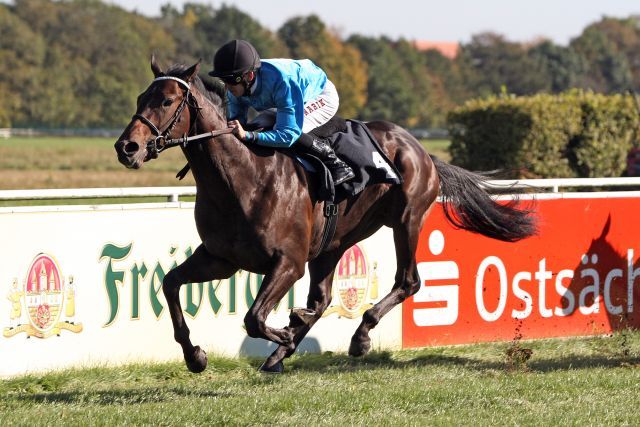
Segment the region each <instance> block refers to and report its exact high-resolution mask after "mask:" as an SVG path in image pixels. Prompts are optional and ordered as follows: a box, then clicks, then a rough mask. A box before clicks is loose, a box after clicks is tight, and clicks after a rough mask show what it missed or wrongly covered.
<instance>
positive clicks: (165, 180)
mask: <svg viewBox="0 0 640 427" xmlns="http://www.w3.org/2000/svg"><path fill="white" fill-rule="evenodd" d="M114 142H115V138H113V139H111V138H56V137H12V138H8V139H0V189H12V190H13V189H33V188H92V187H157V186H162V187H163V186H173V185H194V181H193V177H192V176H191V174H188V175H187V177H185V179H184V180H182V181H178V180H177V179H176V178H175V174H176V172H178V171H179V170H180V169H181V168H182V167H183V166H184V165H185V163H186V161H185V160H184V157H183V156H182V153H181V152H180V150H179V149H177V148H175V149H172V150H167V151H166V152H164V153H162V154H161V155H160V157H159V158H158V159H155V160H152V161H151V162H148V163H146V164H145V165H144V167H143V168H141V169H139V170H127V169H125V168H124V167H123V166H122V165H121V164H120V163H118V160H117V158H116V154H115V150H114V149H113V144H114ZM423 145H424V146H425V148H426V149H427V151H429V152H431V153H433V154H436V155H438V156H439V157H441V158H443V159H445V160H447V159H448V153H447V147H448V145H449V142H448V141H444V140H440V141H423Z"/></svg>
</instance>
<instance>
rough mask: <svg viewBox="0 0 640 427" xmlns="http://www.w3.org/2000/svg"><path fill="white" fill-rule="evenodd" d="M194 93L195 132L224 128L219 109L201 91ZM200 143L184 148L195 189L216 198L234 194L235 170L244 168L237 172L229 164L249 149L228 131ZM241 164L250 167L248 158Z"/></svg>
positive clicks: (241, 157)
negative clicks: (198, 111)
mask: <svg viewBox="0 0 640 427" xmlns="http://www.w3.org/2000/svg"><path fill="white" fill-rule="evenodd" d="M195 96H196V100H197V102H198V105H199V106H200V107H201V110H200V113H199V114H198V117H197V118H196V121H195V126H196V132H197V133H204V132H210V131H213V130H219V129H224V128H226V127H227V121H226V118H225V117H223V116H222V114H221V112H220V111H219V110H218V108H217V107H216V106H214V105H213V104H212V103H211V102H210V101H209V100H207V99H205V98H204V96H203V95H202V94H200V93H197V94H195ZM203 144H204V145H203V146H202V147H198V148H197V149H195V147H194V149H193V150H186V151H185V155H186V156H187V159H188V161H189V165H190V166H191V169H192V173H193V176H194V178H195V180H196V185H197V186H198V192H199V193H202V192H205V193H208V194H211V195H214V194H215V197H216V198H220V196H222V195H223V194H228V195H233V194H235V192H236V191H235V189H234V186H233V182H232V181H233V180H236V179H238V178H239V177H238V176H237V175H238V173H239V172H240V173H242V172H243V171H237V170H236V169H238V168H237V167H236V168H234V167H232V166H231V165H230V164H234V165H237V164H238V161H242V159H243V158H245V157H247V151H248V150H247V149H246V147H245V146H244V144H242V143H241V142H240V141H238V140H237V139H236V138H235V136H233V135H231V134H226V135H221V136H218V137H216V138H214V139H209V140H207V142H204V143H203ZM243 163H244V164H246V165H247V168H249V167H250V164H251V162H250V161H249V159H247V161H246V162H243ZM232 175H233V176H232Z"/></svg>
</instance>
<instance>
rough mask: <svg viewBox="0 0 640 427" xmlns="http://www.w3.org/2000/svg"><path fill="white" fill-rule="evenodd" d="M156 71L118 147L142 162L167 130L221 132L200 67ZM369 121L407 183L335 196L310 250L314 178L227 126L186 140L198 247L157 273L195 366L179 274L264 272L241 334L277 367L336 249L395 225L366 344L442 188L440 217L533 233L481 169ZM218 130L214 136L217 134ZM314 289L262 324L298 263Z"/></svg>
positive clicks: (406, 278) (359, 349)
mask: <svg viewBox="0 0 640 427" xmlns="http://www.w3.org/2000/svg"><path fill="white" fill-rule="evenodd" d="M151 69H152V71H153V73H154V75H155V76H156V78H155V79H154V81H153V82H152V83H151V85H150V86H149V88H148V89H147V90H146V91H145V92H143V93H142V94H141V95H140V96H139V97H138V101H137V110H136V114H135V115H134V116H133V119H132V121H131V122H130V123H129V125H128V126H127V127H126V129H125V130H124V132H123V133H122V135H121V136H120V138H119V139H118V141H117V142H116V144H115V149H116V152H117V154H118V159H119V161H120V162H121V163H122V164H123V165H124V166H126V167H127V168H133V169H138V168H140V167H141V166H142V164H143V163H144V162H146V161H148V160H150V159H152V158H154V157H156V156H157V155H158V149H161V148H162V147H163V144H164V143H165V142H166V141H167V140H168V139H170V138H176V137H180V136H183V135H194V134H201V133H203V132H210V131H214V132H215V131H216V130H221V129H226V127H227V124H226V123H227V121H226V117H225V111H224V94H222V93H219V92H218V91H214V90H210V89H208V88H207V87H206V86H205V85H204V83H203V82H202V80H201V79H200V78H199V77H198V75H197V73H198V70H199V64H195V65H193V66H191V67H184V66H173V67H172V68H171V69H169V70H167V71H166V72H163V71H162V70H161V69H160V67H159V66H158V65H157V63H156V62H155V59H154V58H152V60H151ZM367 127H368V128H369V129H370V130H371V132H372V133H373V135H374V136H375V137H376V138H377V140H378V142H379V143H380V145H381V147H382V149H383V150H384V151H385V153H386V154H387V156H388V157H389V159H391V161H392V162H393V163H394V165H395V166H396V168H397V169H398V171H399V172H400V173H401V174H402V176H403V179H404V183H403V184H398V185H389V184H378V185H374V186H370V187H367V188H366V189H365V190H364V191H362V192H361V193H360V194H359V195H358V196H356V197H354V198H352V199H348V200H345V201H343V202H341V203H340V204H339V205H338V207H339V213H338V223H337V229H336V232H335V235H334V237H333V240H331V242H330V243H329V244H328V246H326V248H325V249H324V250H323V251H322V252H321V253H320V254H319V255H317V256H315V254H316V253H317V251H318V249H319V248H320V241H321V237H322V231H323V225H324V222H325V217H324V214H323V204H322V203H321V202H319V201H317V200H316V199H315V197H314V183H313V182H312V181H313V180H312V179H311V177H310V176H309V175H308V174H307V172H305V170H304V169H303V167H302V166H301V165H300V164H298V162H296V161H294V160H293V159H292V158H291V157H290V156H289V155H288V154H286V153H285V152H284V151H279V150H274V149H270V148H264V147H260V146H257V145H252V144H245V143H243V142H241V141H239V140H238V139H236V138H235V137H234V136H233V135H232V134H222V135H219V136H215V137H213V136H212V137H210V138H208V139H205V140H204V141H205V142H198V143H195V142H194V143H190V144H188V145H186V146H184V147H183V148H182V149H183V152H184V155H185V157H186V158H187V161H188V163H189V166H190V168H191V171H192V173H193V176H194V178H195V182H196V188H197V197H196V203H195V221H196V227H197V230H198V233H199V235H200V238H201V240H202V244H201V245H200V246H199V247H198V248H197V249H196V250H195V252H194V253H193V255H192V256H190V257H189V258H188V259H187V260H185V261H184V262H183V263H182V264H181V265H179V266H178V267H177V268H175V269H173V270H171V271H170V272H169V273H168V274H167V275H166V276H165V278H164V281H163V285H162V290H163V292H164V295H165V297H166V299H167V303H168V307H169V311H170V314H171V320H172V322H173V328H174V333H175V335H174V336H175V339H176V341H177V342H178V343H179V344H180V345H181V346H182V350H183V353H184V358H185V361H186V364H187V367H188V368H189V370H191V371H192V372H201V371H203V370H204V369H205V368H206V365H207V357H206V354H205V352H204V351H203V350H202V349H200V347H198V346H193V344H192V343H191V340H190V339H189V328H188V327H187V325H186V323H185V319H184V316H183V313H182V308H181V306H180V300H179V295H178V291H179V289H180V287H181V286H182V285H183V284H185V283H192V282H193V283H197V282H207V281H211V280H216V279H225V278H228V277H230V276H231V275H233V274H234V273H235V272H236V271H237V270H238V269H244V270H246V271H251V272H255V273H261V274H264V275H265V277H264V280H263V282H262V286H261V287H260V290H259V291H258V295H257V296H256V299H255V302H254V303H253V305H252V306H251V308H250V309H249V311H248V312H247V314H246V316H245V318H244V322H245V325H246V330H247V334H248V335H249V336H251V337H260V338H264V339H266V340H269V341H273V342H275V343H277V344H278V345H279V346H278V348H277V349H276V350H275V351H274V352H273V354H271V355H270V356H269V357H268V358H267V360H266V361H265V362H264V363H263V365H262V366H261V369H262V370H263V371H268V372H282V371H283V369H284V365H283V359H284V358H286V357H288V356H290V355H291V354H293V352H294V351H295V349H296V346H297V345H298V343H300V341H301V340H302V339H303V338H304V336H305V335H306V334H307V332H308V331H309V329H310V328H311V327H312V326H313V325H314V324H315V322H316V321H317V320H318V319H319V318H320V317H321V315H322V313H323V312H324V311H325V309H326V308H327V307H328V305H329V303H330V301H331V285H332V280H333V274H334V270H335V268H336V264H337V262H338V261H339V260H340V257H341V256H342V254H343V253H344V252H345V251H346V250H347V249H349V248H350V247H351V246H352V245H354V244H355V243H356V242H358V241H360V240H363V239H365V238H366V237H368V236H370V235H372V234H373V233H374V232H375V231H376V230H378V229H379V228H380V227H382V226H387V227H391V228H392V229H393V236H394V243H395V249H396V258H397V272H396V276H395V283H394V285H393V289H392V291H391V292H390V293H389V294H388V295H386V296H385V297H384V298H383V299H382V300H381V301H380V302H378V303H377V304H375V306H373V307H372V308H371V309H369V310H368V311H366V312H365V313H364V315H363V316H362V322H361V323H360V325H359V326H358V328H357V330H356V331H355V333H354V335H353V338H352V339H351V344H350V347H349V354H350V355H352V356H361V355H364V354H365V353H367V352H368V351H369V349H370V346H371V345H370V342H371V341H370V338H369V331H370V330H371V329H372V328H374V327H375V326H376V325H377V324H378V322H379V321H380V319H381V318H382V317H383V316H384V315H385V314H386V313H387V312H389V311H390V310H391V309H392V308H393V307H395V306H396V305H397V304H400V303H401V302H402V301H404V300H405V299H406V298H408V297H409V296H411V295H413V294H414V293H416V292H417V291H418V289H419V288H420V285H421V283H420V278H419V277H418V272H417V269H416V260H415V252H416V247H417V244H418V235H419V233H420V229H421V227H422V225H423V224H424V222H425V220H426V218H427V215H428V213H429V210H430V208H431V207H432V206H433V204H434V201H435V200H436V197H437V196H438V194H439V193H440V194H441V196H442V200H443V207H444V209H445V213H446V214H447V218H448V219H449V220H450V221H451V222H452V223H453V224H454V225H455V226H457V227H460V228H463V229H467V230H471V231H474V232H477V233H481V234H483V235H485V236H489V237H491V238H495V239H500V240H504V241H516V240H519V239H523V238H525V237H528V236H530V235H532V234H534V233H535V232H536V225H535V218H534V217H533V216H532V214H531V213H530V212H529V211H527V210H524V209H519V208H518V207H517V206H516V205H515V202H514V203H511V204H501V203H497V202H495V201H494V199H493V198H492V197H491V196H490V195H489V194H488V193H487V192H486V190H485V189H484V187H483V185H482V184H483V181H485V180H486V177H485V176H483V175H480V174H475V173H472V172H469V171H466V170H464V169H461V168H459V167H456V166H452V165H449V164H447V163H444V162H442V161H439V160H437V159H435V158H431V157H430V156H429V155H428V154H427V153H426V152H425V151H424V149H423V148H422V147H421V145H420V144H419V143H418V141H417V140H416V139H414V138H413V137H412V136H411V135H410V134H409V133H408V132H407V131H406V130H404V129H402V128H401V127H399V126H397V125H394V124H392V123H389V122H383V121H375V122H369V123H367ZM214 134H215V133H214ZM307 262H308V263H309V273H310V288H309V295H308V299H307V307H306V308H296V309H293V310H292V312H291V315H290V323H289V325H288V326H287V327H284V328H281V329H278V328H273V327H270V326H267V325H266V324H265V321H266V319H267V316H268V314H269V313H270V312H271V311H272V309H273V308H274V306H275V305H276V304H277V303H278V302H279V301H280V300H281V299H282V298H283V297H284V296H285V294H286V293H287V291H288V290H289V289H290V288H291V287H292V286H293V285H294V283H295V282H296V281H297V280H298V279H300V278H301V277H302V276H303V275H304V272H305V264H306V263H307Z"/></svg>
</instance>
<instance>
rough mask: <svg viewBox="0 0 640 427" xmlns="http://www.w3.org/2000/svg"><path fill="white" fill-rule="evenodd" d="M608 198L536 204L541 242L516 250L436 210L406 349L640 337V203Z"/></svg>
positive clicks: (423, 243) (421, 252)
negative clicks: (615, 334)
mask: <svg viewBox="0 0 640 427" xmlns="http://www.w3.org/2000/svg"><path fill="white" fill-rule="evenodd" d="M606 194H607V195H608V196H606V197H600V196H596V195H592V196H589V195H588V194H582V195H580V194H577V195H575V198H572V197H567V196H566V195H565V197H562V195H558V197H557V198H551V199H543V200H538V201H536V202H535V205H534V206H535V210H536V213H537V215H538V219H539V235H537V236H535V237H531V238H528V239H525V240H522V241H520V242H517V243H505V242H500V241H497V240H492V239H489V238H486V237H483V236H480V235H477V234H473V233H470V232H467V231H462V230H456V229H454V228H453V227H452V226H451V225H450V224H449V223H448V222H447V221H446V220H445V218H444V215H443V213H442V209H439V208H435V209H433V211H432V214H431V216H430V217H429V220H428V221H427V225H426V226H425V227H424V229H423V230H422V233H421V237H420V242H419V248H418V253H417V261H418V270H419V274H420V278H421V281H422V287H421V289H420V291H419V292H418V293H417V294H415V295H414V296H413V297H411V298H410V299H408V300H407V301H406V302H405V304H404V306H403V315H402V322H403V328H402V343H403V347H405V348H408V347H422V346H429V345H443V344H461V343H474V342H479V341H497V340H513V339H521V338H523V339H529V338H544V337H559V336H572V335H592V334H604V333H610V332H611V331H615V330H618V329H621V328H624V327H627V326H632V327H640V314H639V313H640V261H639V258H640V239H639V236H640V221H638V219H637V212H638V210H639V209H640V199H638V198H634V197H620V196H619V195H618V196H616V195H615V193H606ZM618 194H620V193H618ZM585 196H586V197H585ZM523 203H525V205H526V204H527V203H528V202H527V201H523Z"/></svg>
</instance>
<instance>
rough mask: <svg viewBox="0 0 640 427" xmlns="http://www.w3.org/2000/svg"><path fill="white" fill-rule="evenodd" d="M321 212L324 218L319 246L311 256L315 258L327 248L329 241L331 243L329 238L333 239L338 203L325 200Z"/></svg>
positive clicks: (336, 222)
mask: <svg viewBox="0 0 640 427" xmlns="http://www.w3.org/2000/svg"><path fill="white" fill-rule="evenodd" d="M323 213H324V217H325V218H326V220H325V222H324V229H323V230H322V240H321V241H320V246H319V247H318V250H317V251H316V253H315V254H314V255H313V258H316V257H317V256H318V255H320V254H321V253H322V251H324V250H325V249H326V248H327V246H329V243H331V240H333V236H334V234H335V233H336V225H337V224H338V205H336V204H334V203H333V202H332V201H330V200H325V202H324V209H323Z"/></svg>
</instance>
